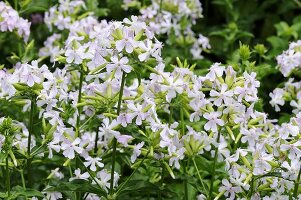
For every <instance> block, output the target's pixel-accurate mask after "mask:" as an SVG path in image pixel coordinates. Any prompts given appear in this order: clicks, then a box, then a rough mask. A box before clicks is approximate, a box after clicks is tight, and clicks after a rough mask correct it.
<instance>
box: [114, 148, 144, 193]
mask: <svg viewBox="0 0 301 200" xmlns="http://www.w3.org/2000/svg"><path fill="white" fill-rule="evenodd" d="M149 152H150V151H149V150H148V152H147V153H146V155H145V156H144V158H143V159H142V161H141V162H140V163H139V165H138V167H136V169H135V170H134V171H133V172H132V174H131V175H130V176H129V177H128V178H127V179H126V180H125V181H124V182H123V183H122V184H121V185H120V187H119V188H118V190H117V192H116V194H117V196H118V193H119V192H121V190H122V188H123V187H124V186H125V185H126V184H127V183H128V182H129V180H131V179H132V177H133V175H134V174H135V173H136V171H137V170H138V169H139V168H140V167H141V165H142V164H143V162H144V160H145V159H146V158H147V156H148V154H149Z"/></svg>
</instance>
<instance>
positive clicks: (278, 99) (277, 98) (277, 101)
mask: <svg viewBox="0 0 301 200" xmlns="http://www.w3.org/2000/svg"><path fill="white" fill-rule="evenodd" d="M283 96H284V90H283V89H280V88H276V89H275V90H274V91H273V93H270V97H271V101H270V104H271V105H272V106H273V107H275V110H276V111H277V112H279V111H280V108H279V105H280V106H283V105H284V99H283Z"/></svg>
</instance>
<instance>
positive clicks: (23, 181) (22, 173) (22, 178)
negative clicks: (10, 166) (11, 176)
mask: <svg viewBox="0 0 301 200" xmlns="http://www.w3.org/2000/svg"><path fill="white" fill-rule="evenodd" d="M20 175H21V181H22V187H23V189H26V185H25V179H24V172H23V169H21V170H20Z"/></svg>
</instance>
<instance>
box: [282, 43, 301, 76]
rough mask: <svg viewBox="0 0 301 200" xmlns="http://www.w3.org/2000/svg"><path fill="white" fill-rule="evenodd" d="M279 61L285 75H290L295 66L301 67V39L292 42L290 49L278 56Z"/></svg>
mask: <svg viewBox="0 0 301 200" xmlns="http://www.w3.org/2000/svg"><path fill="white" fill-rule="evenodd" d="M277 63H278V65H279V67H280V71H281V73H282V74H283V76H285V77H287V76H289V75H290V74H291V73H292V71H293V70H294V69H295V68H300V67H301V40H298V41H296V42H292V43H290V45H289V48H288V50H286V51H283V53H282V54H281V55H279V56H277Z"/></svg>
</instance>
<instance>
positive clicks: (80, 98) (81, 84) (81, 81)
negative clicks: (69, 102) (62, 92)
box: [75, 69, 84, 199]
mask: <svg viewBox="0 0 301 200" xmlns="http://www.w3.org/2000/svg"><path fill="white" fill-rule="evenodd" d="M79 73H80V77H79V86H78V87H79V88H78V96H77V103H80V102H81V100H82V87H83V81H84V73H83V71H82V69H81V70H80V71H79ZM77 111H78V113H77V118H76V126H75V137H80V136H81V134H80V115H81V112H82V107H79V108H78V110H77ZM75 166H76V168H78V167H79V161H78V158H76V159H75ZM80 195H81V194H80V192H77V193H76V194H75V196H76V199H80Z"/></svg>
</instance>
